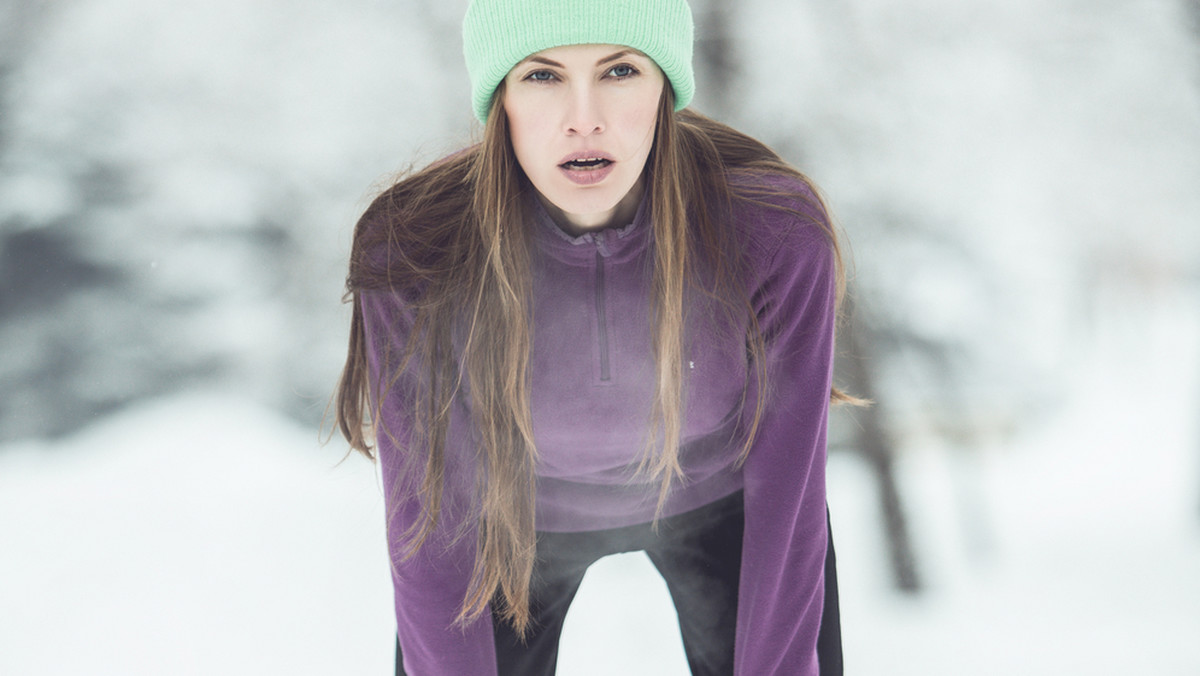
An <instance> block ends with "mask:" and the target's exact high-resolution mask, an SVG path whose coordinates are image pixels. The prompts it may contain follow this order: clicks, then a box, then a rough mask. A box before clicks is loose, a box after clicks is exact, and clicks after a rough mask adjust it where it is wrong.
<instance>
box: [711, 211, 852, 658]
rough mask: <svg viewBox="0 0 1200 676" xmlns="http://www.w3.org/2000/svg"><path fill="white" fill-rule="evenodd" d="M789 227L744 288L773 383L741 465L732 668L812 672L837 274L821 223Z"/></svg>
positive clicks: (822, 549)
mask: <svg viewBox="0 0 1200 676" xmlns="http://www.w3.org/2000/svg"><path fill="white" fill-rule="evenodd" d="M814 210H815V211H816V213H812V215H813V216H817V217H820V218H821V219H822V220H824V219H825V216H824V213H823V211H821V210H819V209H818V208H817V207H815V206H814V207H811V208H805V211H808V212H810V213H811V212H813V211H814ZM779 218H791V216H784V215H782V213H781V215H780V216H779ZM786 229H787V230H788V232H786V234H785V235H784V236H783V237H782V241H781V242H780V244H779V246H778V247H777V248H776V249H775V251H774V253H773V254H772V255H771V256H770V259H769V264H768V265H767V266H765V267H763V268H762V269H761V272H759V273H758V275H757V279H756V281H755V284H756V288H755V289H754V292H755V293H754V294H753V296H752V299H753V301H754V303H755V309H756V311H757V312H758V319H759V323H760V328H761V329H762V331H763V334H764V339H765V340H766V348H767V360H768V373H769V379H770V383H769V391H770V394H769V396H768V398H767V402H766V408H765V412H764V417H763V419H762V420H761V422H760V427H759V429H758V433H757V436H756V437H755V440H754V443H753V445H752V447H751V449H750V451H749V454H748V456H747V458H746V462H745V465H744V467H743V473H744V481H745V505H746V517H745V535H744V540H743V548H742V569H741V579H740V586H739V594H738V617H737V638H736V644H735V656H734V657H735V663H736V667H735V674H738V675H739V676H769V675H771V674H778V675H783V674H787V675H788V676H795V675H797V674H803V675H806V676H807V675H811V676H817V674H818V673H819V672H818V664H817V649H816V646H817V635H818V633H819V630H820V624H821V612H822V606H823V600H824V562H825V549H826V544H827V540H828V530H827V526H826V520H825V453H826V449H825V437H826V423H827V420H828V411H829V393H830V387H831V384H832V367H833V340H834V326H835V323H836V316H835V315H836V289H837V277H836V267H835V261H834V254H833V248H832V245H831V244H830V242H829V240H828V238H827V237H826V235H825V234H824V233H822V232H821V231H820V229H819V228H816V227H797V226H796V225H794V224H789V225H788V226H787V228H786ZM759 396H762V395H759Z"/></svg>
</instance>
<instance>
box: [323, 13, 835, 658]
mask: <svg viewBox="0 0 1200 676" xmlns="http://www.w3.org/2000/svg"><path fill="white" fill-rule="evenodd" d="M463 36H464V46H465V49H464V51H465V55H466V59H467V66H468V70H469V72H470V75H471V83H472V93H473V102H474V106H475V112H476V114H477V116H478V117H479V119H480V120H481V121H482V122H483V123H484V136H483V141H482V143H481V144H480V145H478V146H475V147H471V148H468V149H466V150H463V151H461V152H459V153H457V154H455V155H453V156H451V157H449V158H446V159H444V160H442V161H440V162H438V163H435V164H434V165H432V166H430V167H428V168H426V169H424V170H422V171H419V172H417V173H415V174H414V175H411V176H409V177H407V178H405V179H403V180H401V181H400V182H398V183H397V184H395V185H394V186H392V187H391V188H390V189H388V190H387V191H385V192H384V193H383V194H382V195H381V196H380V197H379V198H377V199H376V200H375V202H374V203H373V204H372V205H371V206H370V207H369V208H368V210H367V212H366V213H365V214H364V215H363V217H362V219H361V220H360V222H359V224H358V227H357V228H356V231H355V239H354V247H353V254H352V260H351V266H350V274H349V277H348V283H347V284H348V290H349V292H350V294H351V296H352V299H353V303H354V319H353V323H352V329H351V337H350V352H349V356H348V359H347V363H346V368H345V371H344V373H343V377H342V381H341V383H340V386H339V393H338V417H339V424H340V426H341V429H342V431H343V433H344V434H345V435H346V436H347V438H348V439H349V440H350V442H351V445H352V446H353V447H354V448H356V449H358V450H360V451H362V452H363V453H365V454H367V455H368V456H369V457H378V458H379V460H380V463H381V465H382V469H383V480H384V485H385V488H386V491H387V495H386V498H387V511H388V538H389V544H390V551H391V557H392V564H393V581H394V586H395V600H396V616H397V628H398V656H397V673H407V674H411V675H412V676H426V675H428V674H453V675H455V676H461V675H463V674H471V675H474V674H495V673H499V674H520V675H522V676H525V675H529V674H553V673H554V666H555V659H556V655H557V642H558V635H559V631H560V629H561V626H562V621H563V617H564V616H565V613H566V610H567V607H568V606H569V604H570V601H571V599H572V597H573V596H574V594H575V591H576V589H577V588H578V585H579V582H580V579H581V578H582V576H583V573H584V571H585V570H586V568H587V566H588V565H590V564H591V563H592V562H593V561H595V560H596V559H598V558H600V557H601V556H605V555H607V554H611V553H616V552H622V551H636V550H645V551H646V553H647V554H648V556H649V557H650V559H651V560H652V561H653V562H654V564H655V565H656V566H657V567H658V569H659V571H660V572H661V573H662V574H663V577H664V579H665V580H666V581H667V584H668V588H669V590H670V592H671V595H672V598H673V600H674V602H675V605H676V608H677V610H678V611H679V612H678V614H679V621H680V629H681V633H682V636H683V642H684V648H685V651H686V653H687V656H688V661H689V664H690V665H691V668H692V672H693V673H694V674H729V673H736V674H745V675H746V676H761V675H764V674H789V675H792V674H818V673H822V674H825V673H840V665H841V646H840V633H839V629H838V626H837V612H836V609H837V606H836V583H835V580H834V578H833V565H832V561H833V559H832V548H831V547H830V546H828V525H827V516H826V510H825V480H824V469H825V422H826V417H827V410H828V406H829V403H830V399H831V393H832V397H833V398H834V399H845V398H846V397H844V395H841V394H840V393H839V392H837V391H836V390H833V389H832V385H831V372H832V359H833V335H834V325H835V323H836V322H835V320H836V316H837V313H836V307H837V302H838V297H839V294H840V288H841V283H842V274H841V265H840V256H839V253H838V246H837V241H836V238H835V236H834V231H833V229H832V228H831V226H830V224H829V221H828V219H827V217H826V213H825V210H824V208H823V206H822V204H821V202H820V200H819V198H818V197H817V195H816V193H815V191H814V190H813V189H812V187H811V186H810V184H809V183H808V182H807V180H806V179H805V178H804V177H803V176H802V175H800V174H799V173H798V172H797V171H796V170H794V169H792V168H791V167H789V166H788V165H786V164H785V163H784V162H783V161H782V160H780V159H779V158H778V157H777V156H776V155H775V154H774V153H773V152H771V151H770V150H768V149H767V148H765V147H764V146H762V145H761V144H760V143H758V142H756V141H754V140H753V139H750V138H748V137H746V136H745V135H742V134H740V133H738V132H736V131H734V130H732V129H730V128H728V127H726V126H723V125H721V124H718V123H716V122H714V121H712V120H709V119H707V118H705V117H703V116H701V115H698V114H696V113H693V112H691V111H688V110H685V107H686V106H687V104H688V103H689V102H690V100H691V98H692V94H693V90H694V85H693V75H692V65H691V55H692V18H691V12H690V10H689V8H688V6H687V4H686V1H685V0H632V1H622V2H617V1H615V0H596V1H594V2H586V3H581V2H576V1H574V0H474V1H473V2H472V3H471V5H470V7H469V9H468V10H467V15H466V19H465V21H464V25H463ZM373 443H374V447H373V446H372V444H373ZM827 589H828V590H829V592H830V593H828V594H827ZM823 611H824V615H825V618H824V620H823V619H822V615H823ZM819 636H820V641H819V640H818V637H819ZM819 644H820V648H818V645H819Z"/></svg>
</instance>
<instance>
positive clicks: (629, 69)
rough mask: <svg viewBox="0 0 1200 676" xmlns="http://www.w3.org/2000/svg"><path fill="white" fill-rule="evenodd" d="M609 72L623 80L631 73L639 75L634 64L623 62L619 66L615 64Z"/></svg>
mask: <svg viewBox="0 0 1200 676" xmlns="http://www.w3.org/2000/svg"><path fill="white" fill-rule="evenodd" d="M608 74H609V75H611V76H613V77H615V78H619V79H622V80H623V79H625V78H627V77H629V76H631V75H637V69H636V68H634V67H633V66H630V65H628V64H624V63H623V64H621V65H619V66H613V67H612V68H611V69H610V70H609V71H608Z"/></svg>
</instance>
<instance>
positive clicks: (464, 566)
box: [360, 291, 496, 676]
mask: <svg viewBox="0 0 1200 676" xmlns="http://www.w3.org/2000/svg"><path fill="white" fill-rule="evenodd" d="M360 302H361V310H362V313H363V329H364V334H365V339H366V347H367V356H368V367H369V377H370V378H371V383H372V386H373V392H379V390H380V388H379V387H378V385H379V384H380V383H390V387H388V389H387V392H385V393H383V395H382V396H383V406H382V408H381V410H380V420H379V422H380V425H379V430H378V433H377V440H376V443H377V444H378V448H377V451H378V454H379V462H380V466H381V470H382V475H383V487H384V496H385V506H386V514H387V537H388V551H389V555H390V557H391V562H392V583H393V588H394V591H395V605H396V632H397V636H398V638H399V640H400V646H401V653H402V654H403V656H404V669H405V671H406V672H408V674H409V676H462V674H481V675H483V676H494V675H495V674H496V650H495V643H494V639H493V631H492V616H491V612H490V609H489V610H486V611H485V612H484V613H483V614H482V615H481V616H480V617H479V618H478V619H476V620H475V621H473V622H471V623H470V624H469V625H468V626H466V627H460V626H456V625H455V624H454V619H455V617H456V616H457V615H458V610H459V608H460V607H461V605H462V602H463V598H464V596H465V595H466V590H467V585H468V582H469V580H470V576H471V568H472V564H473V562H474V560H475V550H476V538H475V534H476V530H475V529H474V528H473V527H471V528H468V529H466V530H465V531H463V532H459V529H458V528H457V524H460V523H463V521H462V519H463V517H464V516H465V514H464V511H463V510H462V508H461V507H462V504H463V503H464V501H463V500H461V499H457V498H460V497H461V496H462V495H463V494H464V492H463V491H464V487H469V486H471V485H472V480H471V474H470V468H469V467H467V466H466V463H465V462H464V461H463V459H462V458H463V457H465V454H464V453H461V452H456V450H455V448H454V447H455V446H456V445H459V449H458V450H459V451H461V446H460V445H461V443H462V442H461V439H460V437H461V430H460V431H458V432H456V431H455V430H454V429H453V428H454V427H455V425H453V423H452V425H451V427H452V429H451V433H450V434H449V435H448V439H447V469H446V485H445V489H444V497H443V505H444V507H443V510H442V517H441V518H440V519H439V523H438V526H437V529H436V530H435V531H434V532H433V534H432V535H431V537H430V538H429V540H427V541H426V542H425V543H424V545H423V546H422V547H421V548H420V549H419V550H418V551H417V552H416V553H415V554H413V555H412V556H406V554H407V551H406V550H405V548H404V546H403V542H404V540H403V536H404V534H405V532H406V530H407V529H408V527H409V526H411V525H412V524H413V523H415V522H416V520H417V519H418V518H419V516H420V515H421V504H420V501H419V499H418V498H417V495H416V491H415V488H416V487H418V486H419V485H420V482H421V477H422V472H423V466H421V464H420V463H415V465H416V467H415V470H416V471H413V469H414V467H413V465H414V463H412V462H409V460H410V459H411V458H410V454H409V453H408V452H407V451H406V450H405V449H404V448H403V447H404V446H405V445H406V442H407V441H408V440H409V439H410V437H411V429H410V427H409V423H408V422H407V420H408V417H407V415H406V410H405V408H406V407H407V406H408V405H409V404H410V403H411V400H410V398H409V397H408V396H406V395H405V392H411V391H412V387H411V385H412V382H413V380H414V377H413V376H412V372H411V370H409V371H408V372H406V373H404V374H401V376H400V378H399V379H397V380H395V381H394V382H393V380H392V376H393V375H394V374H392V373H389V372H388V371H389V370H393V369H395V368H396V366H395V365H396V364H397V359H398V357H399V356H400V354H401V353H402V349H401V346H403V345H404V344H405V342H404V341H405V340H406V339H407V335H408V329H409V328H410V327H411V313H410V312H409V311H407V310H406V309H405V308H404V306H403V305H402V303H401V301H400V300H399V299H398V298H397V297H396V296H395V295H394V294H391V293H388V292H385V291H364V292H362V293H361V296H360ZM375 396H380V395H379V394H376V395H375ZM457 427H459V428H462V426H461V425H459V426H457ZM467 523H469V522H467ZM456 535H457V536H458V537H455V536H456Z"/></svg>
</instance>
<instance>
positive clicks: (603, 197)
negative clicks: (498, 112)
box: [504, 45, 665, 234]
mask: <svg viewBox="0 0 1200 676" xmlns="http://www.w3.org/2000/svg"><path fill="white" fill-rule="evenodd" d="M664 81H665V79H664V76H663V74H662V71H661V70H659V68H658V66H657V65H656V64H655V63H654V61H653V60H651V59H650V58H649V57H647V56H645V55H643V54H642V53H641V52H639V51H637V50H634V49H630V48H627V47H621V46H617V45H571V46H567V47H555V48H553V49H547V50H543V51H541V52H538V53H536V54H533V55H531V56H530V57H528V58H527V59H525V60H524V61H522V62H521V63H519V64H517V65H516V66H514V67H513V69H512V70H511V71H509V73H508V76H507V77H506V78H505V91H504V110H505V113H506V114H507V115H508V121H509V130H510V134H511V137H512V144H513V149H514V150H515V151H516V155H517V161H518V162H520V163H521V168H522V169H524V170H525V174H526V175H527V176H528V177H529V180H530V181H531V182H532V183H533V186H534V187H535V188H537V191H538V193H539V194H540V195H541V197H542V202H543V203H544V204H545V205H546V208H547V210H548V211H549V212H550V214H551V215H552V216H553V217H554V218H555V220H556V221H557V222H558V223H559V225H561V226H563V227H564V228H566V229H567V230H568V231H569V232H573V233H574V234H579V233H580V232H584V231H587V230H593V229H597V228H603V227H606V226H609V225H620V224H622V222H628V220H629V219H631V218H632V217H633V214H634V212H636V210H637V206H638V203H639V202H640V200H641V195H642V175H643V170H644V169H645V166H646V158H647V157H648V156H649V155H650V148H651V147H652V145H653V143H654V129H655V121H656V119H657V113H658V105H659V97H660V96H661V95H662V91H663V84H664Z"/></svg>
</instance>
